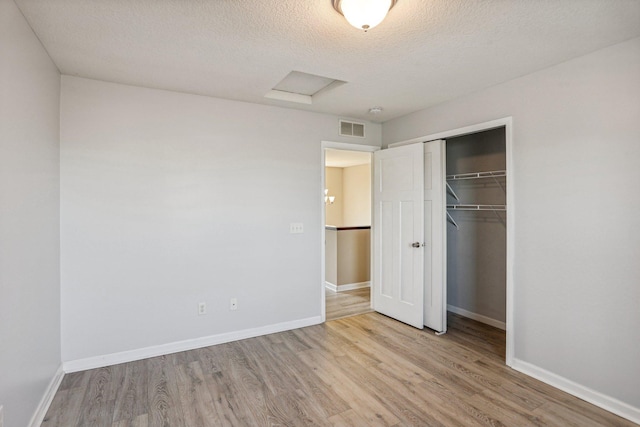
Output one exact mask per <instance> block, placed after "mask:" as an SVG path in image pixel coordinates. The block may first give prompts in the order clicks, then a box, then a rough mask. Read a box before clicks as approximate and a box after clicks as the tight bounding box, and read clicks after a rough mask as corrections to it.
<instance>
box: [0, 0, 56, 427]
mask: <svg viewBox="0 0 640 427" xmlns="http://www.w3.org/2000/svg"><path fill="white" fill-rule="evenodd" d="M59 102H60V75H59V73H58V70H57V69H56V67H55V66H54V65H53V63H52V62H51V60H50V59H49V57H48V55H47V53H46V52H45V50H44V49H43V47H42V46H41V45H40V43H39V41H38V39H37V38H36V36H35V35H34V34H33V33H32V31H31V28H30V27H29V25H28V24H27V23H26V21H25V20H24V18H23V17H22V15H21V13H20V11H19V10H18V8H17V7H16V5H15V4H14V2H13V1H12V0H0V405H4V416H5V426H7V427H14V426H15V427H18V426H25V425H27V424H28V422H29V419H30V418H31V416H32V415H33V413H34V411H35V409H36V407H37V405H38V402H39V401H40V399H41V398H42V396H43V394H44V392H45V390H46V388H47V386H48V384H49V382H50V381H51V380H52V378H53V376H54V374H55V372H56V370H57V369H58V367H59V366H60V270H59V253H60V252H59V251H60V249H59V244H60V241H59V219H60V217H59V167H58V164H59V150H58V148H59V147H58V135H59Z"/></svg>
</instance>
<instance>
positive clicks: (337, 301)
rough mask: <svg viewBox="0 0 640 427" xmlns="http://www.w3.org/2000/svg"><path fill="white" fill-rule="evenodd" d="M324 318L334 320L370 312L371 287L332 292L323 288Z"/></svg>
mask: <svg viewBox="0 0 640 427" xmlns="http://www.w3.org/2000/svg"><path fill="white" fill-rule="evenodd" d="M325 303H326V304H325V310H326V316H327V317H326V319H327V321H328V320H336V319H341V318H343V317H348V316H354V315H356V314H364V313H369V312H371V311H372V310H371V289H370V288H361V289H354V290H352V291H344V292H334V291H331V290H329V289H325Z"/></svg>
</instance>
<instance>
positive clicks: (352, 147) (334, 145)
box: [318, 141, 381, 323]
mask: <svg viewBox="0 0 640 427" xmlns="http://www.w3.org/2000/svg"><path fill="white" fill-rule="evenodd" d="M326 148H331V149H334V150H345V151H363V152H367V153H373V152H374V151H378V150H380V149H381V147H376V146H373V145H362V144H350V143H346V142H333V141H321V144H320V163H321V165H320V166H321V167H320V188H319V189H318V199H319V200H322V204H321V206H322V209H321V211H322V212H321V216H320V219H321V225H322V227H321V229H320V245H321V248H320V309H321V312H320V317H321V320H322V323H324V322H325V321H326V320H327V307H326V306H325V283H326V282H325V281H326V277H325V268H326V264H325V263H326V260H325V240H326V236H325V226H326V217H325V216H326V212H325V206H324V188H325V184H324V180H325V149H326ZM372 164H373V163H372ZM371 173H372V174H373V168H371ZM369 179H370V180H373V176H371V177H370V178H369ZM370 208H371V207H370ZM372 226H373V224H372ZM372 243H373V240H372ZM371 268H373V264H372V266H371Z"/></svg>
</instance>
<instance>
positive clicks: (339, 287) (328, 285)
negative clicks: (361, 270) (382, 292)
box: [324, 282, 371, 292]
mask: <svg viewBox="0 0 640 427" xmlns="http://www.w3.org/2000/svg"><path fill="white" fill-rule="evenodd" d="M324 286H325V287H326V288H327V289H329V290H332V291H333V292H344V291H353V290H354V289H362V288H369V287H371V282H358V283H345V284H344V285H334V284H333V283H331V282H324Z"/></svg>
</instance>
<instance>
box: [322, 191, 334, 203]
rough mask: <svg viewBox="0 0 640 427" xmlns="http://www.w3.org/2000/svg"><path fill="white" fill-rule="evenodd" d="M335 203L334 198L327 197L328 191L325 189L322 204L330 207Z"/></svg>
mask: <svg viewBox="0 0 640 427" xmlns="http://www.w3.org/2000/svg"><path fill="white" fill-rule="evenodd" d="M335 201H336V196H330V195H329V189H328V188H325V189H324V204H325V205H332V204H333V202H335Z"/></svg>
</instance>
